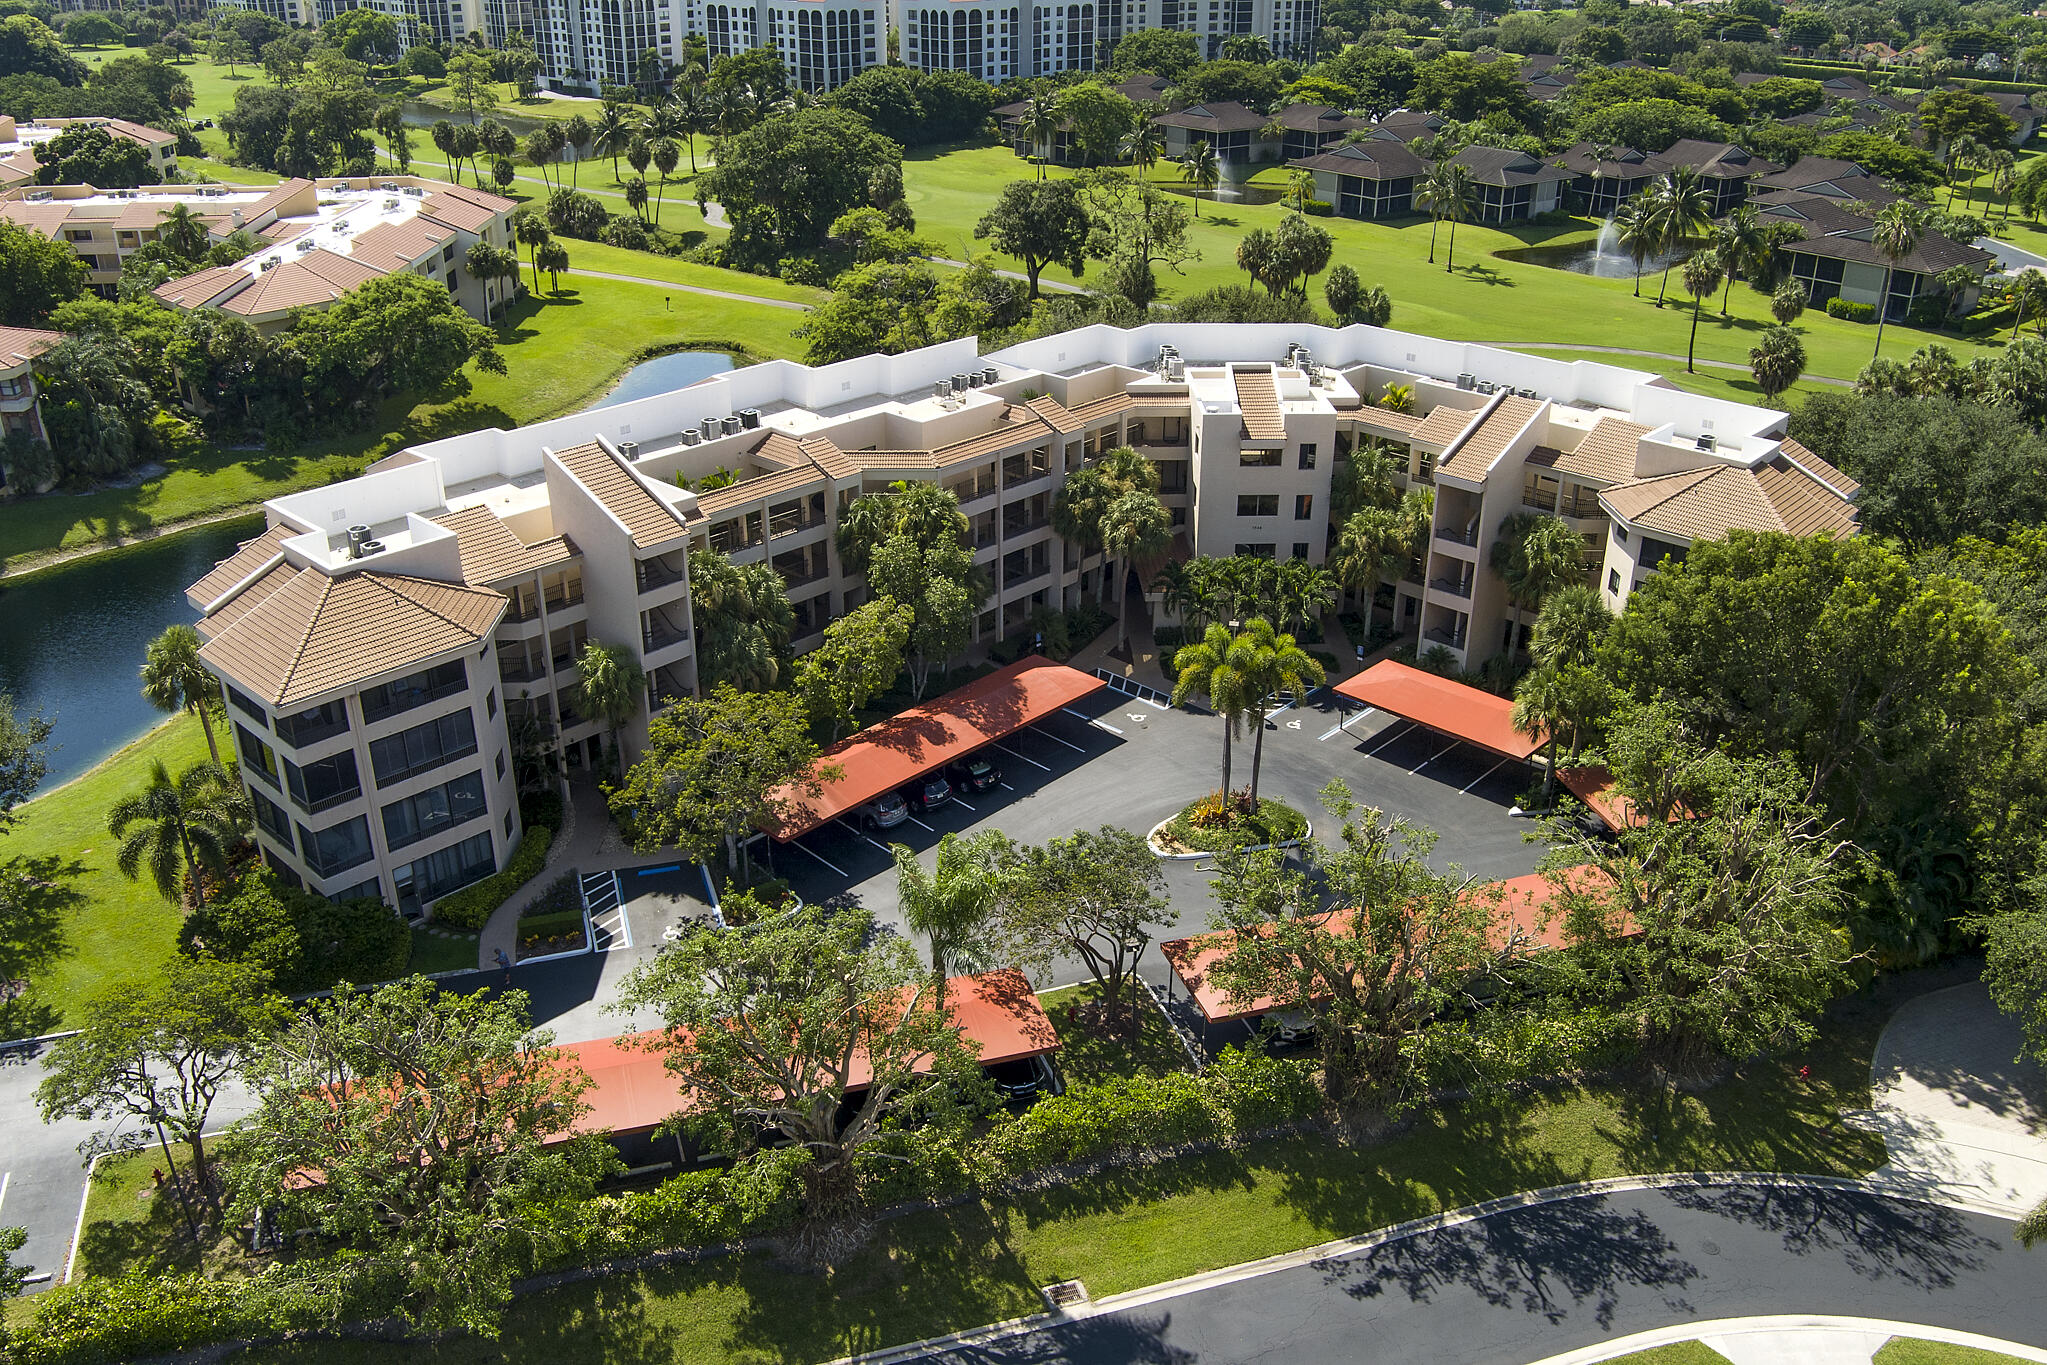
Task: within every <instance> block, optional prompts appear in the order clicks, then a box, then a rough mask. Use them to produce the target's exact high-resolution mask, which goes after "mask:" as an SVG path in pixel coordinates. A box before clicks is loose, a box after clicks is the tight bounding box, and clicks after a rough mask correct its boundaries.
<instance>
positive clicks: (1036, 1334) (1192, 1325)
mask: <svg viewBox="0 0 2047 1365" xmlns="http://www.w3.org/2000/svg"><path fill="white" fill-rule="evenodd" d="M2043 1269H2047V1250H2042V1251H2039V1252H2028V1251H2025V1250H2023V1249H2021V1248H2020V1247H2019V1245H2018V1243H2017V1242H2016V1241H2015V1240H2013V1237H2012V1224H2011V1223H2009V1222H2006V1221H2004V1220H2002V1219H1997V1218H1990V1217H1986V1216H1983V1215H1980V1214H1975V1213H1965V1212H1960V1211H1957V1210H1954V1209H1950V1208H1945V1207H1938V1206H1934V1205H1930V1204H1922V1203H1917V1202H1914V1201H1910V1200H1904V1199H1898V1198H1892V1197H1887V1196H1884V1195H1881V1194H1877V1193H1874V1192H1862V1191H1847V1190H1835V1189H1801V1188H1767V1187H1760V1186H1739V1185H1728V1186H1713V1187H1703V1188H1688V1189H1673V1190H1644V1191H1633V1192H1627V1193H1619V1194H1600V1195H1588V1196H1583V1197H1579V1198H1573V1199H1566V1200H1561V1201H1559V1202H1555V1203H1550V1204H1543V1205H1536V1206H1530V1207H1522V1208H1516V1209H1511V1210H1508V1211H1506V1212H1502V1213H1496V1214H1493V1215H1492V1216H1490V1217H1486V1218H1481V1219H1477V1220H1475V1221H1472V1222H1469V1223H1464V1224H1461V1225H1458V1226H1453V1227H1449V1228H1445V1229H1440V1230H1434V1231H1426V1232H1421V1233H1416V1234H1414V1235H1411V1236H1408V1237H1405V1238H1401V1239H1399V1240H1396V1241H1392V1242H1389V1243H1386V1244H1383V1245H1379V1246H1376V1247H1372V1248H1370V1249H1368V1250H1364V1251H1360V1252H1357V1253H1355V1254H1350V1255H1343V1256H1338V1257H1334V1258H1330V1259H1325V1260H1319V1261H1313V1262H1310V1263H1307V1264H1302V1265H1298V1266H1293V1267H1290V1268H1286V1269H1280V1270H1274V1271H1271V1272H1269V1273H1265V1274H1260V1275H1257V1276H1255V1277H1253V1278H1246V1279H1239V1280H1236V1281H1234V1282H1230V1283H1224V1284H1222V1285H1219V1286H1217V1287H1214V1288H1207V1289H1200V1290H1196V1291H1194V1292H1188V1293H1184V1294H1180V1295H1177V1296H1173V1297H1161V1298H1155V1299H1151V1300H1150V1301H1146V1302H1140V1303H1138V1304H1136V1305H1134V1306H1131V1307H1128V1308H1124V1309H1120V1310H1118V1311H1110V1312H1103V1313H1101V1314H1100V1315H1098V1316H1092V1317H1086V1318H1081V1319H1078V1320H1076V1321H1072V1322H1067V1323H1063V1324H1059V1325H1053V1326H1046V1327H1040V1328H1037V1329H1036V1330H1030V1331H1025V1332H1021V1333H1018V1334H1016V1335H1014V1336H1010V1337H1007V1338H1002V1339H999V1340H995V1341H992V1342H991V1341H981V1342H977V1343H976V1344H975V1345H973V1346H971V1347H960V1348H955V1349H951V1350H946V1351H941V1352H937V1353H934V1354H933V1355H931V1356H930V1357H929V1358H932V1359H938V1360H947V1361H962V1362H964V1361H973V1362H977V1363H978V1365H1110V1362H1116V1363H1117V1365H1122V1363H1124V1362H1147V1365H1223V1363H1224V1362H1251V1361H1261V1362H1262V1361H1274V1362H1277V1361H1284V1362H1287V1365H1356V1362H1362V1361H1400V1362H1403V1365H1429V1363H1430V1362H1438V1361H1440V1362H1444V1363H1445V1365H1453V1363H1454V1365H1471V1363H1472V1362H1494V1361H1497V1362H1505V1363H1506V1365H1519V1363H1520V1362H1524V1361H1529V1360H1535V1359H1539V1358H1541V1357H1545V1356H1550V1355H1554V1354H1558V1353H1561V1352H1565V1351H1571V1350H1576V1349H1579V1348H1582V1347H1588V1346H1593V1345H1597V1344H1599V1343H1602V1342H1606V1341H1612V1340H1616V1339H1618V1338H1622V1337H1627V1336H1631V1335H1633V1334H1635V1333H1638V1332H1646V1331H1650V1330H1652V1329H1655V1328H1660V1327H1666V1326H1670V1325H1673V1324H1679V1323H1689V1322H1699V1323H1706V1322H1711V1321H1715V1320H1720V1319H1726V1318H1735V1317H1749V1316H1755V1315H1767V1314H1807V1313H1810V1314H1829V1315H1837V1316H1843V1317H1866V1318H1877V1319H1883V1320H1887V1321H1894V1322H1910V1323H1917V1324H1923V1325H1927V1326H1933V1327H1945V1328H1953V1329H1956V1330H1961V1331H1968V1332H1976V1333H1982V1334H1986V1335H1989V1336H1993V1337H1999V1338H2002V1339H2004V1340H2008V1341H2015V1342H2020V1343H2024V1344H2028V1345H2034V1346H2040V1345H2047V1296H2043V1295H2041V1294H2040V1292H2039V1285H2040V1280H2041V1272H2042V1270H2043Z"/></svg>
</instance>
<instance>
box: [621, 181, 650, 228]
mask: <svg viewBox="0 0 2047 1365" xmlns="http://www.w3.org/2000/svg"><path fill="white" fill-rule="evenodd" d="M625 206H626V207H627V208H629V209H631V210H632V211H633V217H635V218H638V219H639V220H640V221H641V222H645V221H646V220H647V182H646V181H644V180H642V179H640V177H638V176H637V175H635V176H630V177H628V178H627V180H626V182H625Z"/></svg>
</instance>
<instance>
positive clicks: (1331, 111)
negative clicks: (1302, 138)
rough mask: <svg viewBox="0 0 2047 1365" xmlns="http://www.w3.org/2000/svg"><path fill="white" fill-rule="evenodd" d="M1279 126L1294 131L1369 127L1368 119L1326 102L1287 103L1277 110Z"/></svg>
mask: <svg viewBox="0 0 2047 1365" xmlns="http://www.w3.org/2000/svg"><path fill="white" fill-rule="evenodd" d="M1279 126H1280V127H1282V128H1285V129H1288V130H1289V131H1291V132H1296V133H1347V132H1349V131H1350V130H1352V129H1353V128H1369V127H1371V126H1372V125H1371V121H1370V120H1368V119H1361V118H1354V117H1352V116H1351V115H1350V114H1347V113H1345V112H1344V111H1343V110H1341V109H1337V108H1333V107H1332V106H1330V105H1326V104H1289V105H1288V106H1287V107H1286V108H1284V109H1282V110H1280V111H1279Z"/></svg>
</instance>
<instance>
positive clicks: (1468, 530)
mask: <svg viewBox="0 0 2047 1365" xmlns="http://www.w3.org/2000/svg"><path fill="white" fill-rule="evenodd" d="M1436 539H1437V540H1439V541H1441V542H1442V543H1443V544H1445V545H1462V546H1464V547H1465V548H1466V549H1476V548H1477V547H1478V527H1477V526H1476V525H1471V526H1465V527H1461V528H1460V527H1456V526H1438V527H1437V528H1436Z"/></svg>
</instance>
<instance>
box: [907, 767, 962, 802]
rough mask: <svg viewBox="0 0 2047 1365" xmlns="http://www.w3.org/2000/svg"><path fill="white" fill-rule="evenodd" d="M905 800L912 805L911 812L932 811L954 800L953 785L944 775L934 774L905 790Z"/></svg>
mask: <svg viewBox="0 0 2047 1365" xmlns="http://www.w3.org/2000/svg"><path fill="white" fill-rule="evenodd" d="M903 799H904V800H905V801H908V802H909V803H910V809H911V810H919V811H922V810H930V809H931V808H932V807H934V806H942V805H944V804H945V803H946V802H948V801H950V800H952V783H950V782H948V781H946V780H945V777H944V775H943V774H942V773H932V774H930V775H929V776H928V777H925V778H924V779H923V780H922V781H919V782H912V783H911V784H910V785H909V786H907V787H905V788H903Z"/></svg>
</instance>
